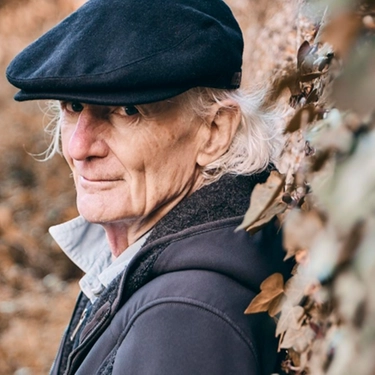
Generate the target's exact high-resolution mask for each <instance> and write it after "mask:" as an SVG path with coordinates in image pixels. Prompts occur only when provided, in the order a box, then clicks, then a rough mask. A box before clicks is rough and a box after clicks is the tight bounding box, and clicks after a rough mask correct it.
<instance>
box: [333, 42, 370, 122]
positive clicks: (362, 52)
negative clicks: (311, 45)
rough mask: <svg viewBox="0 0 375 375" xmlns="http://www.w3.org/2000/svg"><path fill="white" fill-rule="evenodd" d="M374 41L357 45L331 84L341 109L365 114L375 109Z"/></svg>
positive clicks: (337, 104) (334, 96) (336, 101)
mask: <svg viewBox="0 0 375 375" xmlns="http://www.w3.org/2000/svg"><path fill="white" fill-rule="evenodd" d="M374 66H375V42H374V41H371V43H367V44H364V45H363V46H360V47H358V48H357V49H356V50H355V51H354V52H353V53H352V54H351V55H350V56H349V61H348V62H347V64H346V66H345V67H344V70H343V72H342V74H341V75H340V77H338V78H337V79H336V80H335V81H334V84H333V93H332V96H333V99H334V101H335V103H336V106H337V107H338V108H339V109H341V110H352V111H355V112H356V113H357V114H359V115H361V116H367V115H368V114H370V113H371V112H372V111H373V110H374V109H375V103H374V97H375V71H374Z"/></svg>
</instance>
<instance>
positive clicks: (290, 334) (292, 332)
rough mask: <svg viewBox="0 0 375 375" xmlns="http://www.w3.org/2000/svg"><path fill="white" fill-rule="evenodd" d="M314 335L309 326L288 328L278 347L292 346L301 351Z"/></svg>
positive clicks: (287, 347)
mask: <svg viewBox="0 0 375 375" xmlns="http://www.w3.org/2000/svg"><path fill="white" fill-rule="evenodd" d="M314 337H315V333H314V331H313V330H312V329H311V328H310V327H309V326H303V327H300V328H298V329H294V328H289V329H287V330H286V332H285V335H284V336H283V337H282V340H281V343H280V348H284V349H289V348H293V349H294V350H295V351H297V352H300V353H301V352H303V351H305V350H306V349H307V347H308V346H309V345H310V344H311V342H312V340H313V339H314Z"/></svg>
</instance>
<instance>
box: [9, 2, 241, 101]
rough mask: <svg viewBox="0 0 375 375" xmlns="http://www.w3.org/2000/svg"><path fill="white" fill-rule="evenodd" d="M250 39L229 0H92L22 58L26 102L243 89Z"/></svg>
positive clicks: (15, 64)
mask: <svg viewBox="0 0 375 375" xmlns="http://www.w3.org/2000/svg"><path fill="white" fill-rule="evenodd" d="M242 52H243V38H242V33H241V30H240V28H239V26H238V23H237V22H236V20H235V18H234V16H233V14H232V12H231V10H230V9H229V7H228V6H227V5H226V4H225V3H224V1H222V0H89V1H88V2H87V3H85V4H84V5H83V6H82V7H80V8H79V9H78V10H76V11H75V12H74V13H72V14H71V15H70V16H69V17H67V18H66V19H64V20H63V21H62V22H60V23H59V24H58V25H57V26H55V27H54V28H53V29H51V30H50V31H48V32H47V33H46V34H44V35H43V36H41V37H40V38H39V39H37V40H36V41H35V42H34V43H32V44H31V45H30V46H28V47H27V48H25V49H24V50H23V51H22V52H21V53H20V54H18V55H17V56H16V57H15V58H14V59H13V61H12V62H11V63H10V65H9V66H8V68H7V72H6V75H7V78H8V80H9V81H10V83H12V84H13V85H14V86H16V87H17V88H19V89H20V91H19V92H18V93H17V94H16V95H15V99H16V100H18V101H24V100H33V99H58V100H69V101H72V100H78V101H81V102H84V103H91V104H102V105H124V104H145V103H150V102H155V101H159V100H164V99H167V98H170V97H173V96H175V95H178V94H180V93H182V92H184V91H186V90H188V89H190V88H192V87H197V86H202V87H213V88H223V89H234V88H238V87H239V84H240V78H241V65H242Z"/></svg>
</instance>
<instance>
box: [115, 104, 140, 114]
mask: <svg viewBox="0 0 375 375" xmlns="http://www.w3.org/2000/svg"><path fill="white" fill-rule="evenodd" d="M118 112H119V113H120V114H121V115H123V116H134V115H136V114H137V113H139V111H138V109H137V108H136V107H135V106H134V105H125V106H123V107H119V109H118Z"/></svg>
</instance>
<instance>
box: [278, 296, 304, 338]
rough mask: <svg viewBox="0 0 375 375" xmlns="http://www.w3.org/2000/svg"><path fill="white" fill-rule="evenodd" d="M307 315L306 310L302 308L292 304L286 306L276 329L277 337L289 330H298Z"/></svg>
mask: <svg viewBox="0 0 375 375" xmlns="http://www.w3.org/2000/svg"><path fill="white" fill-rule="evenodd" d="M304 314H305V310H304V308H303V307H302V306H293V305H292V304H290V303H286V304H284V306H283V308H282V310H281V315H280V320H279V321H278V323H277V327H276V336H279V335H281V334H282V333H284V332H286V331H287V330H288V329H295V330H298V329H299V328H300V327H301V325H302V317H303V316H304Z"/></svg>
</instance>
